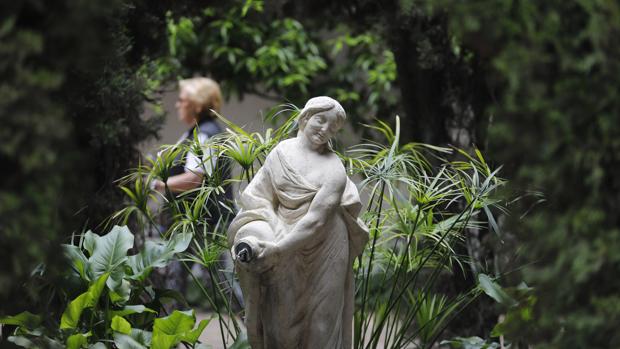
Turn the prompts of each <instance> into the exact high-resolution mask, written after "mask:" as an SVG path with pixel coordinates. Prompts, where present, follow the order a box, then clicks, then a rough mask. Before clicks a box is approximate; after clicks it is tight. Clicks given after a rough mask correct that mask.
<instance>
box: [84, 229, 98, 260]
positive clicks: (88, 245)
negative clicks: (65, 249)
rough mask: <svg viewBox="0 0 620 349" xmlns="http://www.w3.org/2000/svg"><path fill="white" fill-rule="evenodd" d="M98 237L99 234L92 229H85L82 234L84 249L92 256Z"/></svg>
mask: <svg viewBox="0 0 620 349" xmlns="http://www.w3.org/2000/svg"><path fill="white" fill-rule="evenodd" d="M98 238H99V235H97V234H95V233H93V232H92V231H90V230H89V231H87V232H86V234H84V245H83V246H84V249H85V250H86V251H88V255H89V256H92V255H93V251H94V250H95V241H96V240H97V239H98Z"/></svg>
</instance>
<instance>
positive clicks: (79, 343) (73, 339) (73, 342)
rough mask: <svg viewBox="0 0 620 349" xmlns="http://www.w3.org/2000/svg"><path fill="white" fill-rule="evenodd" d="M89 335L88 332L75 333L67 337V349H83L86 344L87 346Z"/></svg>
mask: <svg viewBox="0 0 620 349" xmlns="http://www.w3.org/2000/svg"><path fill="white" fill-rule="evenodd" d="M90 335H91V334H90V332H88V333H76V334H74V335H71V336H69V338H67V349H79V348H82V347H85V346H86V344H88V337H90Z"/></svg>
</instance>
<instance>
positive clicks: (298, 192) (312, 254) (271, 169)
mask: <svg viewBox="0 0 620 349" xmlns="http://www.w3.org/2000/svg"><path fill="white" fill-rule="evenodd" d="M317 166H320V164H317ZM318 190H319V188H318V187H316V186H315V185H313V184H312V183H309V182H308V181H307V180H306V179H304V178H303V177H302V176H301V175H300V174H299V173H297V172H296V171H295V170H294V169H293V168H292V167H291V166H290V165H289V164H288V163H287V161H286V159H285V154H283V152H282V150H280V147H276V149H274V150H273V151H272V152H271V153H270V154H269V156H268V157H267V159H266V161H265V164H264V166H263V167H262V168H261V169H260V170H259V171H258V173H257V174H256V176H255V178H254V179H253V180H252V182H251V183H250V184H249V185H248V187H247V188H246V189H245V190H244V192H243V194H242V195H241V199H240V206H241V211H240V212H239V214H238V215H237V217H236V218H235V219H234V220H233V222H232V223H231V225H230V227H229V231H228V238H229V244H230V245H231V246H232V245H233V244H234V243H235V242H236V241H237V240H238V239H239V238H242V237H243V236H241V235H242V234H238V232H239V229H241V228H242V227H244V226H245V225H247V224H251V223H253V222H254V223H255V222H257V221H262V222H266V223H267V224H268V225H269V227H270V228H271V234H269V235H271V236H272V239H273V240H274V242H277V241H279V240H281V239H282V238H283V237H284V236H286V235H287V234H290V233H291V232H292V230H293V227H294V226H295V224H296V223H297V222H298V221H299V220H300V219H301V218H302V217H304V215H305V214H306V213H307V212H308V208H309V206H310V203H311V202H312V200H313V198H314V197H315V195H316V193H317V191H318ZM360 210H361V203H360V199H359V194H358V191H357V188H356V187H355V184H354V183H353V182H352V181H351V180H350V179H348V178H347V184H346V188H345V190H344V193H343V195H342V198H341V201H340V206H339V207H338V208H337V209H335V210H333V211H332V212H330V213H329V216H330V217H328V221H327V224H326V225H325V226H324V228H323V229H321V231H318V232H316V233H315V235H314V236H313V238H312V239H310V240H311V241H312V242H311V243H309V244H307V245H306V246H304V247H303V248H302V249H301V250H299V251H297V252H295V253H293V254H290V255H289V256H287V257H284V258H283V259H282V260H280V261H279V263H277V265H276V266H275V267H274V268H272V269H270V270H268V271H266V272H263V273H261V274H258V273H252V272H248V271H245V270H240V271H239V279H240V282H241V287H242V290H243V293H244V300H245V305H246V309H245V310H246V326H247V330H248V339H249V341H250V344H251V345H252V348H253V349H296V348H308V349H310V348H312V349H318V348H321V349H323V348H326V349H327V348H328V349H332V348H334V349H336V348H347V349H349V348H351V342H352V319H353V298H354V280H353V260H354V259H355V258H356V257H357V256H358V255H360V254H361V252H362V250H363V248H364V245H365V244H366V242H367V241H368V230H367V228H366V226H365V225H364V223H363V222H362V221H361V220H360V219H359V218H357V216H358V215H359V212H360ZM263 225H264V223H263ZM250 263H251V262H250Z"/></svg>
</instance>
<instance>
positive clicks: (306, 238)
mask: <svg viewBox="0 0 620 349" xmlns="http://www.w3.org/2000/svg"><path fill="white" fill-rule="evenodd" d="M334 173H335V175H334V176H332V177H330V178H329V179H328V180H327V181H325V183H323V185H322V186H321V188H320V189H319V191H318V192H317V194H316V196H315V197H314V199H313V200H312V202H311V204H310V208H309V209H308V213H307V214H306V215H305V216H304V217H303V218H301V219H300V220H299V221H298V222H297V224H296V225H295V227H294V228H293V231H292V232H291V233H290V234H287V235H286V236H285V237H284V238H283V239H282V240H280V241H279V242H278V245H279V246H278V247H279V250H280V251H281V252H283V253H291V252H295V251H297V250H299V249H300V248H302V247H304V246H306V245H307V244H309V243H311V242H312V240H313V239H315V238H316V234H317V233H318V232H320V231H321V230H322V229H323V228H324V227H325V225H326V224H327V223H328V222H329V220H330V219H331V217H332V216H333V215H334V214H335V213H336V212H337V209H338V207H339V206H340V201H341V198H342V193H343V192H344V189H345V186H346V174H345V172H344V168H342V169H338V171H335V172H334Z"/></svg>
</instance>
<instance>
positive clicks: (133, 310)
mask: <svg viewBox="0 0 620 349" xmlns="http://www.w3.org/2000/svg"><path fill="white" fill-rule="evenodd" d="M143 312H147V313H154V314H156V313H157V312H156V311H155V310H153V309H150V308H147V307H145V306H144V305H142V304H138V305H126V306H125V307H123V309H121V310H112V311H111V312H110V314H111V315H112V316H121V317H124V316H127V315H131V314H141V313H143Z"/></svg>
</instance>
